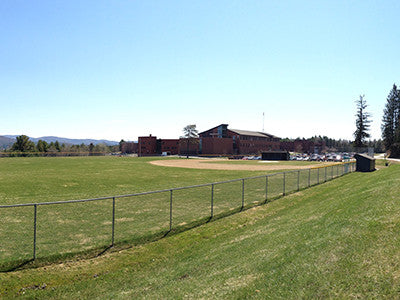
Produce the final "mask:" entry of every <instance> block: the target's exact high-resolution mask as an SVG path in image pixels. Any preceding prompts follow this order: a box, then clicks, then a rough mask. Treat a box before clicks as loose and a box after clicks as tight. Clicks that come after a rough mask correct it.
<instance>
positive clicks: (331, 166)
mask: <svg viewBox="0 0 400 300" xmlns="http://www.w3.org/2000/svg"><path fill="white" fill-rule="evenodd" d="M331 179H333V166H331Z"/></svg>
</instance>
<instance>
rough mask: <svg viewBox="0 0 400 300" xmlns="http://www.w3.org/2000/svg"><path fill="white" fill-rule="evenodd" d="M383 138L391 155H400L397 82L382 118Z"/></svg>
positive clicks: (399, 111) (398, 92) (399, 93)
mask: <svg viewBox="0 0 400 300" xmlns="http://www.w3.org/2000/svg"><path fill="white" fill-rule="evenodd" d="M381 130H382V138H383V144H384V146H385V149H386V151H388V150H389V151H390V152H391V156H392V157H393V156H399V155H400V151H399V148H400V90H399V89H398V88H397V86H396V85H395V84H393V88H392V90H391V91H390V93H389V95H388V97H387V101H386V105H385V109H384V111H383V118H382V125H381Z"/></svg>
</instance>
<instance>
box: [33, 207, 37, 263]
mask: <svg viewBox="0 0 400 300" xmlns="http://www.w3.org/2000/svg"><path fill="white" fill-rule="evenodd" d="M33 208H34V210H33V260H35V259H36V224H37V204H35V205H34V206H33Z"/></svg>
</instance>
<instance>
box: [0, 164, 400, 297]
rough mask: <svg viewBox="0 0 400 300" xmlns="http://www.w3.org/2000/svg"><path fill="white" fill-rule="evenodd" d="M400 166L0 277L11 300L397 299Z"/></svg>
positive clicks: (399, 281) (399, 290) (2, 290)
mask: <svg viewBox="0 0 400 300" xmlns="http://www.w3.org/2000/svg"><path fill="white" fill-rule="evenodd" d="M399 194H400V166H398V165H392V166H390V167H389V168H382V169H381V170H379V171H377V172H374V173H353V174H349V175H346V176H344V177H341V178H339V179H336V180H334V181H329V182H327V183H325V184H322V185H319V186H316V187H313V188H311V189H307V190H304V191H301V192H299V193H296V194H292V195H289V196H287V197H284V198H281V199H279V200H277V201H274V202H272V203H268V204H267V205H264V206H260V207H256V208H253V209H250V210H247V211H245V212H242V213H239V214H236V215H232V216H229V217H227V218H224V219H219V220H217V221H215V222H211V223H208V224H206V225H204V226H201V227H198V228H195V229H192V230H190V231H186V232H183V233H180V234H177V235H174V236H171V237H168V238H165V239H162V240H160V241H157V242H154V243H150V244H147V245H143V246H140V247H134V248H131V249H128V250H124V251H121V252H120V253H108V254H105V255H104V256H101V257H98V258H95V259H90V260H83V261H77V262H69V263H64V264H58V265H52V266H47V267H42V268H37V269H26V270H21V271H16V272H12V273H0V282H1V285H0V295H1V296H3V297H5V298H8V297H10V298H13V297H15V296H17V295H23V296H26V297H29V298H37V299H39V298H40V299H44V298H68V299H70V298H121V299H132V298H148V299H153V298H157V299H164V298H168V299H182V298H187V297H188V298H229V299H246V298H259V299H266V298H270V299H276V298H327V297H328V298H361V297H362V298H382V297H387V298H398V297H399V296H400V271H399V270H400V231H399V230H398V228H399V225H400V205H399V196H398V195H399Z"/></svg>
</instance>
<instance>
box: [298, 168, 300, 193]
mask: <svg viewBox="0 0 400 300" xmlns="http://www.w3.org/2000/svg"><path fill="white" fill-rule="evenodd" d="M297 191H300V170H298V171H297Z"/></svg>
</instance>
